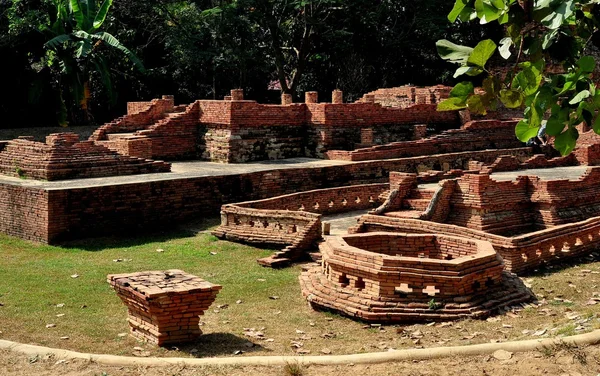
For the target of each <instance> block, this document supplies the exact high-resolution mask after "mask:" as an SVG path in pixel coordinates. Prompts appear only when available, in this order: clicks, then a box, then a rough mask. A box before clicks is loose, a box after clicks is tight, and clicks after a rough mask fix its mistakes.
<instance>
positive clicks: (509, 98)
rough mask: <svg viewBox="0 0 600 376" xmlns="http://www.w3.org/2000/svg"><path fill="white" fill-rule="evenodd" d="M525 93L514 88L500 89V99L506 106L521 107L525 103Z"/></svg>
mask: <svg viewBox="0 0 600 376" xmlns="http://www.w3.org/2000/svg"><path fill="white" fill-rule="evenodd" d="M523 100H524V97H523V93H522V92H520V91H519V90H514V89H503V90H500V101H502V104H504V106H505V107H506V108H519V107H521V105H522V104H523Z"/></svg>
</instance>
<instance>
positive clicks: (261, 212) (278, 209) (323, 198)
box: [213, 184, 389, 265]
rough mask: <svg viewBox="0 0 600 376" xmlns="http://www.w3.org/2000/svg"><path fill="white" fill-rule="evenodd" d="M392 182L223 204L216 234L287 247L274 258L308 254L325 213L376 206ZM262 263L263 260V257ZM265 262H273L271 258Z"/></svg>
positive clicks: (239, 239) (296, 256) (318, 237)
mask: <svg viewBox="0 0 600 376" xmlns="http://www.w3.org/2000/svg"><path fill="white" fill-rule="evenodd" d="M388 187H389V185H388V184H369V185H353V186H349V187H341V188H329V189H319V190H312V191H307V192H300V193H294V194H290V195H283V196H277V197H274V198H268V199H264V200H258V201H248V202H241V203H236V204H230V205H223V206H222V207H221V225H220V226H219V228H217V229H216V230H215V231H213V235H215V236H217V237H219V238H224V239H228V240H233V241H239V242H245V243H255V244H261V245H277V246H280V247H281V246H287V247H286V248H285V249H284V250H283V251H282V252H277V253H276V254H275V255H274V256H273V257H271V258H270V260H272V259H279V260H281V259H285V261H286V262H287V261H292V260H296V259H299V258H301V257H304V256H306V254H305V252H306V251H307V250H310V249H312V248H313V247H314V246H315V244H316V241H317V240H319V239H321V214H334V213H343V212H349V211H353V210H360V209H365V208H372V207H374V206H377V205H378V202H377V200H378V197H379V195H381V194H382V193H383V192H386V191H387V190H388ZM259 262H261V261H260V260H259ZM261 263H263V264H265V265H269V264H270V262H269V261H264V260H263V261H262V262H261Z"/></svg>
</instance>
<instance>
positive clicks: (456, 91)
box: [449, 81, 475, 101]
mask: <svg viewBox="0 0 600 376" xmlns="http://www.w3.org/2000/svg"><path fill="white" fill-rule="evenodd" d="M474 90H475V88H474V87H473V83H472V82H469V81H463V82H460V83H458V84H456V85H455V86H454V87H453V88H452V90H451V91H450V94H449V95H450V97H451V98H461V99H462V100H463V101H466V100H467V98H468V97H469V95H471V94H473V92H474Z"/></svg>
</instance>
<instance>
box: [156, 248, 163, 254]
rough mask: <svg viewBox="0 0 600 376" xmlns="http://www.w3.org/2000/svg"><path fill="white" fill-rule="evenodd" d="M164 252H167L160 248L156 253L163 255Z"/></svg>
mask: <svg viewBox="0 0 600 376" xmlns="http://www.w3.org/2000/svg"><path fill="white" fill-rule="evenodd" d="M164 251H165V250H164V249H162V248H159V249H157V250H156V252H158V253H163V252H164Z"/></svg>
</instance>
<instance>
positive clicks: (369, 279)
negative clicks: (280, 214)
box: [300, 232, 533, 322]
mask: <svg viewBox="0 0 600 376" xmlns="http://www.w3.org/2000/svg"><path fill="white" fill-rule="evenodd" d="M320 248H321V253H322V256H323V260H322V263H321V266H319V267H315V268H311V269H308V270H307V271H305V272H303V273H302V275H301V276H300V284H301V288H302V294H303V295H304V296H305V297H306V298H307V299H308V301H309V302H310V303H311V305H313V306H314V307H321V308H327V309H333V310H336V311H339V312H341V313H343V314H346V315H349V316H354V317H356V318H359V319H362V320H365V321H376V322H411V321H439V320H454V319H460V318H467V317H471V318H482V317H486V316H489V315H490V314H491V313H492V312H493V311H494V310H496V309H498V308H502V307H505V306H511V305H515V304H517V303H521V302H524V301H527V300H530V299H531V298H532V297H533V296H532V294H531V292H530V291H529V290H528V289H527V288H526V287H525V286H524V285H523V283H522V282H521V281H520V280H519V279H518V278H517V277H515V276H513V275H512V274H509V273H506V272H503V263H502V259H501V258H500V257H499V256H498V254H497V253H496V251H495V250H494V249H493V247H492V246H491V244H490V243H489V242H486V241H480V240H471V239H467V238H462V237H452V236H441V235H432V234H419V235H415V234H397V233H396V234H394V233H386V232H375V233H368V234H354V235H345V236H342V237H331V238H328V239H327V240H326V242H325V243H323V244H321V247H320Z"/></svg>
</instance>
